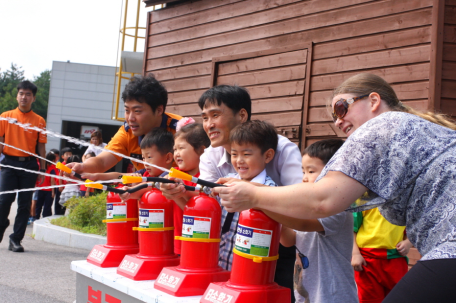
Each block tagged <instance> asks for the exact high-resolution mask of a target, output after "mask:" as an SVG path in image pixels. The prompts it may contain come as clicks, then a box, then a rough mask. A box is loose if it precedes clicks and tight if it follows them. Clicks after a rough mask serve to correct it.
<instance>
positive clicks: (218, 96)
mask: <svg viewBox="0 0 456 303" xmlns="http://www.w3.org/2000/svg"><path fill="white" fill-rule="evenodd" d="M222 103H223V104H225V105H226V106H227V107H228V108H230V109H231V110H232V111H233V114H237V113H238V112H239V111H240V110H241V109H245V110H246V111H247V120H250V116H251V115H252V100H251V99H250V95H249V92H248V91H247V90H246V89H245V88H244V87H241V86H237V85H217V86H214V87H212V88H210V89H208V90H207V91H205V92H204V93H203V94H202V95H201V97H200V98H199V100H198V105H199V107H200V108H201V109H204V107H205V106H206V105H207V104H217V105H221V104H222Z"/></svg>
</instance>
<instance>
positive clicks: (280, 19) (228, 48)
mask: <svg viewBox="0 0 456 303" xmlns="http://www.w3.org/2000/svg"><path fill="white" fill-rule="evenodd" d="M442 1H443V0H442ZM455 1H456V0H447V1H446V3H447V6H448V7H447V10H446V12H447V13H446V15H445V16H446V19H445V20H446V21H445V22H446V23H445V39H446V40H445V41H446V43H445V54H446V55H445V56H444V60H445V62H444V64H443V65H444V67H445V68H444V71H443V76H442V77H443V79H444V80H443V81H442V97H444V98H446V100H450V101H452V102H453V103H452V104H455V105H456V93H454V90H453V89H452V88H451V86H452V85H453V86H454V84H455V81H456V73H455V68H454V67H455V66H456V57H455V54H456V43H455V42H456V35H455V33H456V25H455V24H456V22H455V20H456V19H455V14H454V12H455V10H454V9H455ZM435 2H436V0H381V1H371V0H337V1H335V0H309V1H298V0H255V1H253V0H248V1H241V0H200V1H188V2H184V3H182V4H179V5H177V6H170V7H168V8H166V9H162V10H157V11H153V12H150V14H149V21H148V22H149V23H148V24H149V26H148V37H147V41H146V59H145V72H146V73H147V72H153V73H154V74H155V75H156V77H157V78H158V79H159V80H162V81H163V82H164V84H165V85H166V87H167V89H168V91H169V103H168V104H169V105H168V108H167V111H169V112H174V113H177V114H180V115H184V116H198V115H199V113H200V110H199V108H198V106H197V105H196V102H197V100H198V97H199V96H200V95H201V94H202V93H203V92H204V91H205V90H206V89H208V88H209V87H210V86H211V84H212V83H216V81H215V82H214V77H216V75H214V66H215V64H214V58H218V57H223V56H235V55H240V54H246V53H252V52H260V51H265V50H271V49H283V48H285V49H286V48H290V49H296V45H304V44H310V49H309V50H308V57H307V65H308V70H309V73H308V74H307V75H306V79H305V81H304V80H303V81H304V83H307V84H308V85H304V86H303V91H302V92H301V91H299V92H298V91H296V92H293V91H291V93H290V94H291V95H292V94H296V95H300V94H302V98H301V99H299V102H300V104H298V105H296V106H297V107H299V110H301V113H302V118H301V126H302V128H301V129H300V139H301V142H300V143H298V144H300V145H301V147H304V146H306V145H308V144H309V143H312V142H314V141H315V140H319V139H321V138H325V137H328V136H340V137H344V134H341V133H340V131H339V130H338V129H336V128H335V127H334V125H333V124H332V123H331V120H330V116H329V115H328V113H327V111H326V109H325V102H326V100H327V98H328V97H329V96H330V94H331V89H333V88H334V87H335V86H337V85H338V84H340V83H341V82H342V81H343V80H344V79H346V78H347V77H350V76H351V75H354V74H357V73H359V72H363V71H364V72H372V73H376V74H378V75H380V76H382V77H384V78H385V79H386V80H387V81H389V82H390V83H392V85H393V87H394V89H395V90H396V92H397V93H398V95H399V98H401V99H402V100H403V101H404V102H405V103H406V104H409V105H412V106H413V107H415V108H417V109H420V110H424V109H427V108H428V106H430V103H429V86H430V81H429V80H430V79H429V75H430V64H431V36H432V22H433V19H432V15H433V3H435ZM448 50H450V51H448ZM242 81H243V80H242V79H241V78H238V77H233V84H234V83H236V84H239V85H243V82H242ZM281 81H282V80H281ZM283 83H284V82H280V81H279V82H276V83H274V84H273V85H266V86H264V87H263V89H264V90H270V89H274V88H280V89H284V84H283ZM246 86H247V88H248V89H249V85H246ZM274 98H277V99H274ZM268 99H269V100H268ZM279 99H280V97H275V96H270V97H266V98H261V99H258V100H254V105H253V112H254V113H256V114H261V116H262V117H264V116H267V115H269V114H271V113H273V112H277V111H279V112H280V113H281V114H282V117H283V116H284V115H286V114H287V113H289V112H290V111H292V110H296V108H294V109H289V107H287V106H285V103H284V106H283V107H277V106H276V107H274V108H272V107H271V109H268V108H267V107H266V108H265V107H262V108H260V106H259V104H260V103H262V102H270V103H271V102H274V101H276V102H283V100H279ZM296 100H298V99H296ZM297 102H298V101H297ZM299 102H298V103H299ZM445 106H446V105H445ZM445 106H442V108H444V109H445V110H447V108H446V107H445ZM452 108H455V109H456V106H453V107H452ZM454 113H455V114H456V110H454ZM273 122H274V121H273ZM277 123H279V122H277ZM276 126H278V125H276Z"/></svg>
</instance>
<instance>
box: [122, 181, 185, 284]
mask: <svg viewBox="0 0 456 303" xmlns="http://www.w3.org/2000/svg"><path fill="white" fill-rule="evenodd" d="M138 204H139V227H134V228H133V229H134V230H137V231H138V235H139V253H138V254H136V255H127V256H125V258H124V259H123V261H122V263H121V264H120V266H119V267H118V268H117V273H118V274H119V275H122V276H125V277H127V278H130V279H133V280H152V279H156V278H157V277H158V274H159V273H160V272H161V270H162V269H163V267H166V266H177V265H179V256H177V255H176V254H174V224H173V204H174V203H173V201H171V200H168V199H167V198H165V197H164V196H163V195H162V193H161V191H159V190H157V189H155V188H153V189H152V190H150V191H148V192H146V193H145V194H144V195H143V196H142V197H141V199H140V200H139V201H138ZM178 228H180V226H179V227H178Z"/></svg>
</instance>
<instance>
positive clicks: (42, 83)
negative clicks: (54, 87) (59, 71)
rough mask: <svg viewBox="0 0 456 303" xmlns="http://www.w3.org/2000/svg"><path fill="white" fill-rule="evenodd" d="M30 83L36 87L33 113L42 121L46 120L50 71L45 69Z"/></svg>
mask: <svg viewBox="0 0 456 303" xmlns="http://www.w3.org/2000/svg"><path fill="white" fill-rule="evenodd" d="M32 82H33V83H35V85H36V86H37V87H38V91H37V93H36V100H35V103H33V106H32V108H33V111H34V112H35V113H37V114H38V115H40V116H41V117H43V118H44V119H47V111H48V101H49V88H50V86H51V71H50V70H48V69H47V70H45V71H44V72H41V74H40V75H39V76H38V77H35V79H34V80H33V81H32Z"/></svg>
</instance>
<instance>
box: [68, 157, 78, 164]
mask: <svg viewBox="0 0 456 303" xmlns="http://www.w3.org/2000/svg"><path fill="white" fill-rule="evenodd" d="M72 162H76V163H80V162H81V158H79V156H78V155H72V156H70V157H69V158H68V160H67V164H69V163H72Z"/></svg>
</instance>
